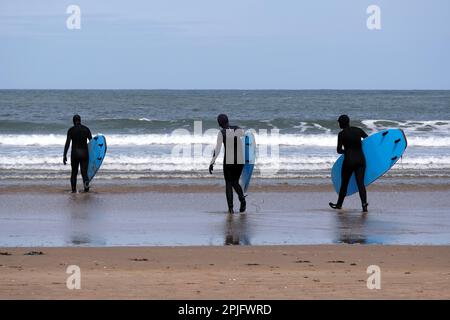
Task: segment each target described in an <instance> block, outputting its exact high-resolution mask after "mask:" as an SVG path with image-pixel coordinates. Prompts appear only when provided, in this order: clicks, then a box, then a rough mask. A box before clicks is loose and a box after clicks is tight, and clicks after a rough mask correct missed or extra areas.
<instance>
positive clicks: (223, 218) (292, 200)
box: [0, 188, 450, 247]
mask: <svg viewBox="0 0 450 320" xmlns="http://www.w3.org/2000/svg"><path fill="white" fill-rule="evenodd" d="M449 198H450V191H436V190H434V191H428V192H426V191H421V192H418V191H397V192H380V191H374V190H370V192H369V203H370V206H369V209H370V212H369V214H368V215H362V214H361V211H360V210H361V209H360V204H359V199H358V197H357V196H352V197H350V198H348V200H346V203H345V208H346V209H345V210H343V211H335V210H332V209H330V208H329V207H328V201H331V200H335V199H336V194H335V193H334V192H333V191H331V190H330V191H328V192H325V191H309V192H306V191H304V192H298V193H296V192H263V191H261V192H254V193H251V194H250V195H249V196H248V198H247V202H248V210H247V213H246V214H244V215H241V214H235V215H233V216H230V215H228V214H226V213H225V208H226V201H225V195H224V194H223V193H222V192H209V193H204V192H203V193H199V192H192V193H189V192H187V193H178V192H168V193H162V192H137V193H132V192H128V193H116V192H104V190H101V189H100V188H98V189H94V190H93V192H92V193H89V194H83V193H81V194H75V195H72V194H70V193H68V192H67V191H64V190H63V191H61V190H60V192H59V193H54V192H53V193H46V192H40V193H39V192H17V193H2V194H0V203H1V204H2V205H1V206H0V247H16V246H21V247H39V246H46V247H47V246H59V247H65V246H97V247H98V246H172V245H224V244H242V245H283V244H333V243H362V244H404V245H417V244H420V245H425V244H434V245H448V244H450V214H449V211H448V199H449ZM236 201H237V199H236ZM236 207H238V204H237V203H236Z"/></svg>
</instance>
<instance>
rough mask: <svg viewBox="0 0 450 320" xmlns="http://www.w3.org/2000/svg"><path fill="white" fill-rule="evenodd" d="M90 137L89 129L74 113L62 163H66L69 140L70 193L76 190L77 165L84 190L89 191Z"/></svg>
mask: <svg viewBox="0 0 450 320" xmlns="http://www.w3.org/2000/svg"><path fill="white" fill-rule="evenodd" d="M91 139H92V134H91V130H89V128H88V127H86V126H84V125H82V124H81V117H80V116H79V115H78V114H76V115H74V116H73V127H72V128H70V129H69V130H68V131H67V139H66V144H65V146H64V156H63V163H64V165H66V164H67V151H68V150H69V146H70V142H72V151H71V154H70V164H71V166H72V174H71V177H70V184H71V186H72V193H76V192H77V175H78V167H80V169H81V176H82V177H83V184H84V191H85V192H89V180H88V174H87V171H88V163H89V153H88V140H89V141H90V140H91Z"/></svg>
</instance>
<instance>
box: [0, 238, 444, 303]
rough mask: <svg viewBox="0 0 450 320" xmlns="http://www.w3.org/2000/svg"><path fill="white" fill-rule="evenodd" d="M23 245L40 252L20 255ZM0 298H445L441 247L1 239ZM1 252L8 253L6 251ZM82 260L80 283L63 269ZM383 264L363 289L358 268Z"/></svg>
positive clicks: (363, 273) (364, 278) (363, 272)
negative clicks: (63, 244) (71, 284)
mask: <svg viewBox="0 0 450 320" xmlns="http://www.w3.org/2000/svg"><path fill="white" fill-rule="evenodd" d="M31 251H36V252H41V253H42V254H41V255H26V254H27V253H30V252H31ZM0 252H1V253H2V255H1V256H0V270H1V277H0V298H1V299H30V298H31V299H36V298H39V299H316V298H320V299H322V298H327V299H449V298H450V259H449V257H450V247H449V246H433V247H430V246H361V245H331V246H329V245H324V246H251V247H249V246H245V247H236V246H233V247H139V248H136V247H122V248H2V249H0ZM6 254H8V255H6ZM69 265H77V266H79V267H80V269H81V289H80V290H69V289H67V287H66V279H67V277H69V275H68V274H66V273H65V272H66V268H67V267H68V266H69ZM369 265H378V266H379V267H380V269H381V289H379V290H377V289H374V290H369V289H368V288H367V278H368V277H369V275H368V274H367V273H366V269H367V267H368V266H369Z"/></svg>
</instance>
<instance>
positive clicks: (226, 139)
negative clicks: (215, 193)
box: [209, 114, 247, 213]
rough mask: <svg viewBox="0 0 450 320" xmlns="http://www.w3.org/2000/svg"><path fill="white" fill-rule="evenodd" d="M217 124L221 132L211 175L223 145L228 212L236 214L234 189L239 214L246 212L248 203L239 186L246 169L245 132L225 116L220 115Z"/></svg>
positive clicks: (211, 165) (210, 169)
mask: <svg viewBox="0 0 450 320" xmlns="http://www.w3.org/2000/svg"><path fill="white" fill-rule="evenodd" d="M217 122H218V123H219V126H220V132H219V133H218V134H217V143H216V147H215V149H214V153H213V158H212V160H211V164H210V165H209V173H210V174H212V172H213V169H214V163H215V161H216V159H217V157H218V156H219V153H220V149H221V148H222V144H223V145H224V147H225V154H224V159H223V175H224V178H225V193H226V197H227V202H228V212H229V213H234V209H233V189H234V191H236V193H237V195H238V197H239V201H240V202H241V206H240V208H239V212H245V210H246V205H247V204H246V201H245V196H244V192H243V191H242V188H241V185H240V184H239V178H240V177H241V174H242V170H243V169H244V159H243V154H242V141H241V137H242V136H244V130H242V129H241V128H239V127H237V126H230V124H229V122H228V117H227V116H226V115H225V114H220V115H219V116H218V117H217Z"/></svg>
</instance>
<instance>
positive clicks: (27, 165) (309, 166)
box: [0, 155, 450, 173]
mask: <svg viewBox="0 0 450 320" xmlns="http://www.w3.org/2000/svg"><path fill="white" fill-rule="evenodd" d="M335 160H336V156H334V155H330V156H319V155H317V156H280V157H279V159H278V160H277V162H276V164H277V165H279V168H280V169H282V170H284V171H293V172H295V171H312V172H313V171H317V170H330V169H331V167H332V165H333V163H334V162H335ZM209 161H210V157H202V158H190V157H171V156H170V155H167V156H135V157H133V156H126V155H108V156H107V158H105V162H104V164H103V167H102V168H103V170H104V171H117V172H122V171H130V172H131V171H133V172H147V171H149V172H168V173H169V172H172V173H176V172H190V171H191V172H195V171H199V172H202V171H205V170H206V168H207V167H208V165H209ZM217 167H221V159H218V161H217ZM256 168H258V169H261V170H269V169H271V168H274V159H273V158H271V157H260V158H258V159H257V163H256ZM69 169H70V167H65V166H63V164H62V159H61V156H60V155H54V156H39V155H16V156H5V155H2V156H0V170H27V171H49V172H51V171H61V170H69ZM393 169H394V170H399V171H404V170H439V169H443V170H449V169H450V155H448V156H447V155H442V156H421V155H419V156H406V157H404V158H402V159H401V160H400V161H399V162H398V163H397V164H396V165H395V166H394V168H393Z"/></svg>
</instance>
